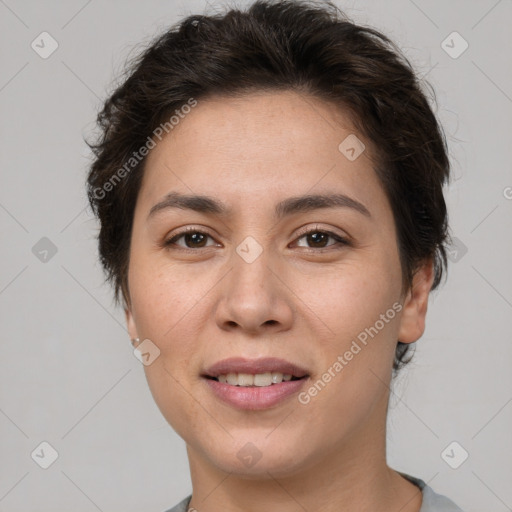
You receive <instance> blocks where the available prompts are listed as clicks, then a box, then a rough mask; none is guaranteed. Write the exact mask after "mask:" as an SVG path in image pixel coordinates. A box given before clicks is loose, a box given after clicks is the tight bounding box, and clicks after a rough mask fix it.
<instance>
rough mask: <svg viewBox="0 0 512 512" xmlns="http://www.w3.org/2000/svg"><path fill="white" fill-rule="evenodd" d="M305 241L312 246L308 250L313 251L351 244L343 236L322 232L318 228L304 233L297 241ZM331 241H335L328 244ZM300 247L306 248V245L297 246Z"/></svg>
mask: <svg viewBox="0 0 512 512" xmlns="http://www.w3.org/2000/svg"><path fill="white" fill-rule="evenodd" d="M301 239H305V241H306V243H307V244H311V245H310V246H309V247H308V246H306V247H307V248H311V249H325V248H326V247H330V246H332V245H342V246H343V245H348V244H349V242H348V240H346V239H345V238H343V237H342V236H340V235H338V234H336V233H333V232H332V231H326V230H321V229H318V228H314V229H309V230H308V231H306V232H305V233H302V235H301V236H299V238H298V239H297V240H301ZM329 239H331V240H334V242H333V243H328V241H329ZM297 245H298V246H299V247H305V246H304V245H302V246H301V245H300V244H297Z"/></svg>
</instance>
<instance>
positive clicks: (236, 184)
mask: <svg viewBox="0 0 512 512" xmlns="http://www.w3.org/2000/svg"><path fill="white" fill-rule="evenodd" d="M347 150H349V152H348V153H347ZM351 150H352V152H350V151H351ZM371 150H372V148H371V144H370V143H369V141H367V140H365V139H364V137H363V136H362V135H361V134H359V133H357V132H356V131H355V129H354V127H353V125H352V123H351V121H350V118H349V116H348V114H347V113H346V112H344V111H342V110H341V109H339V108H335V107H334V106H333V105H332V104H329V103H326V102H324V101H322V100H319V99H317V98H314V97H312V96H308V95H305V94H299V93H296V92H292V91H283V92H260V93H251V94H246V95H244V96H240V97H235V98H232V97H214V98H209V99H206V100H198V103H197V106H196V107H195V108H194V109H192V110H191V111H190V112H189V113H188V114H186V115H184V116H183V117H182V118H181V119H180V121H179V123H178V124H177V125H176V126H175V127H174V128H173V130H172V131H170V132H169V133H168V134H167V135H165V136H164V137H163V138H162V140H161V141H160V142H158V143H157V145H156V147H155V148H154V149H152V150H151V152H150V154H149V155H148V157H147V161H146V165H145V172H144V178H143V184H142V188H141V196H143V197H142V199H143V200H144V198H146V199H147V200H155V199H157V198H159V197H161V196H162V195H163V194H165V193H167V192H168V191H170V190H172V189H179V190H182V191H183V192H186V193H190V192H194V193H199V192H201V193H206V192H211V190H212V189H215V190H218V191H219V192H222V193H232V194H235V196H236V197H238V198H239V197H240V193H241V192H243V193H244V194H246V195H247V194H248V193H249V192H251V193H252V195H258V196H268V195H269V194H277V193H279V194H281V195H282V194H284V193H289V195H300V194H305V193H308V192H316V190H315V188H318V189H322V190H323V191H324V192H325V191H326V190H330V189H332V188H333V187H338V191H339V192H345V191H346V192H349V191H350V192H352V193H353V194H355V195H362V196H364V195H366V196H368V194H372V193H373V194H375V193H377V194H378V193H380V192H382V191H381V187H380V184H379V183H378V180H377V179H376V175H375V173H374V171H373V158H372V154H371ZM354 153H355V156H356V158H353V157H354Z"/></svg>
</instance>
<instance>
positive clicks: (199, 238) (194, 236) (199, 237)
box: [186, 233, 206, 247]
mask: <svg viewBox="0 0 512 512" xmlns="http://www.w3.org/2000/svg"><path fill="white" fill-rule="evenodd" d="M186 237H187V241H190V240H192V245H195V246H196V247H202V245H200V244H201V242H204V239H206V237H205V236H204V235H203V234H202V233H187V234H186ZM197 242H199V243H197ZM187 245H188V244H187Z"/></svg>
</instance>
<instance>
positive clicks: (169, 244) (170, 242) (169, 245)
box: [162, 226, 350, 252]
mask: <svg viewBox="0 0 512 512" xmlns="http://www.w3.org/2000/svg"><path fill="white" fill-rule="evenodd" d="M189 233H199V234H202V235H206V236H208V237H210V238H212V239H213V237H212V236H211V235H210V234H209V233H207V232H205V231H201V230H200V229H198V228H195V227H193V226H189V227H187V228H186V229H184V230H182V231H180V232H179V233H176V234H175V235H173V236H172V237H171V238H169V239H167V240H164V242H163V244H162V245H163V247H164V248H166V249H169V250H181V251H185V252H197V251H198V250H200V249H207V248H208V247H213V246H208V247H198V248H196V249H193V248H190V247H181V246H175V244H176V241H177V240H179V239H180V238H182V237H183V236H184V235H187V234H189ZM312 233H321V234H324V235H328V236H329V237H330V238H333V239H334V240H336V242H337V244H331V245H328V246H327V247H320V248H315V247H302V249H306V250H309V251H312V252H325V251H329V250H331V249H330V248H331V247H335V246H336V245H338V246H341V247H343V246H348V245H350V242H349V241H348V240H347V239H346V238H344V237H342V236H340V235H338V234H336V233H333V232H332V231H329V230H323V229H318V228H312V229H311V228H310V229H308V230H307V231H304V232H303V233H300V235H299V236H298V237H297V240H300V239H301V238H304V237H306V236H307V235H310V234H312ZM173 246H174V247H173ZM341 247H339V248H341Z"/></svg>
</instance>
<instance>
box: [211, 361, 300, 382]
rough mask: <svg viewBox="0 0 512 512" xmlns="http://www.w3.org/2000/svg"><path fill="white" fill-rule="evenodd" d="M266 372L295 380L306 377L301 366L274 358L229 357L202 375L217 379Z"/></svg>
mask: <svg viewBox="0 0 512 512" xmlns="http://www.w3.org/2000/svg"><path fill="white" fill-rule="evenodd" d="M267 372H280V373H282V374H285V375H286V374H288V375H292V376H293V377H297V378H301V377H304V376H306V375H308V372H307V370H305V369H304V368H302V367H301V366H299V365H297V364H294V363H291V362H289V361H285V360H284V359H279V358H276V357H264V358H261V359H245V358H243V357H230V358H228V359H223V360H222V361H218V362H216V363H215V364H213V365H212V366H210V367H209V368H208V369H207V370H206V371H205V373H204V374H203V375H204V376H205V377H218V376H219V375H227V374H228V373H250V374H257V373H267Z"/></svg>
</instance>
